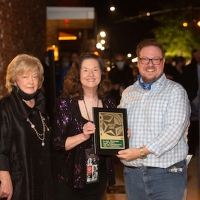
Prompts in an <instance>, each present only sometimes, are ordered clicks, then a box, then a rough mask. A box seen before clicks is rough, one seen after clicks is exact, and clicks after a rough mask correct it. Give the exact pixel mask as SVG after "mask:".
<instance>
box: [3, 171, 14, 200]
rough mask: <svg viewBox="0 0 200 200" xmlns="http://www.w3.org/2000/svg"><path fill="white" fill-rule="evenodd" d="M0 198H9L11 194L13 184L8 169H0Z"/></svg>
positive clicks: (9, 199)
mask: <svg viewBox="0 0 200 200" xmlns="http://www.w3.org/2000/svg"><path fill="white" fill-rule="evenodd" d="M0 182H1V184H0V198H7V200H11V198H12V194H13V186H12V181H11V178H10V174H9V172H8V171H0Z"/></svg>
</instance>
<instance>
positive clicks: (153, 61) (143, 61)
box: [139, 58, 163, 65]
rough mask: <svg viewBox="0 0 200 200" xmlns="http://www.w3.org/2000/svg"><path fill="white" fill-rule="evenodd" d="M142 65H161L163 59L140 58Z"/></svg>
mask: <svg viewBox="0 0 200 200" xmlns="http://www.w3.org/2000/svg"><path fill="white" fill-rule="evenodd" d="M139 59H140V61H141V63H142V64H144V65H148V64H149V62H150V61H151V62H152V63H153V64H154V65H159V64H160V63H161V61H162V60H163V58H151V59H150V58H139Z"/></svg>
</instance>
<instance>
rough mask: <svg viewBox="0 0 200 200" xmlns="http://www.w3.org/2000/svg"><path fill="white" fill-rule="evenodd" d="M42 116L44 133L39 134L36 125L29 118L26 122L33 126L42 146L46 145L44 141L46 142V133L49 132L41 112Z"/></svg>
mask: <svg viewBox="0 0 200 200" xmlns="http://www.w3.org/2000/svg"><path fill="white" fill-rule="evenodd" d="M39 114H40V119H41V122H42V129H43V133H42V134H41V133H38V131H37V130H36V128H35V125H34V124H33V123H32V122H31V121H30V119H29V118H28V117H27V119H26V121H27V122H29V124H30V125H31V128H32V129H33V130H34V131H35V133H36V135H37V137H38V138H39V139H40V140H41V141H42V146H44V145H45V143H44V140H45V131H46V130H47V131H49V128H48V126H47V125H46V123H45V118H44V117H43V116H42V114H41V112H40V111H39Z"/></svg>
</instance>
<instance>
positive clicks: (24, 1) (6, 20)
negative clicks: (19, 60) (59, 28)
mask: <svg viewBox="0 0 200 200" xmlns="http://www.w3.org/2000/svg"><path fill="white" fill-rule="evenodd" d="M45 43H46V1H45V0H14V1H13V0H1V2H0V98H1V97H2V96H3V95H4V94H5V88H4V85H5V73H6V67H7V65H8V64H9V62H10V61H11V60H12V59H13V58H14V57H15V56H16V55H18V54H20V53H28V54H32V55H34V56H36V57H38V58H39V59H43V58H44V52H45Z"/></svg>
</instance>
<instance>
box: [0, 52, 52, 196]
mask: <svg viewBox="0 0 200 200" xmlns="http://www.w3.org/2000/svg"><path fill="white" fill-rule="evenodd" d="M42 83H43V67H42V64H41V63H40V61H39V60H38V59H37V58H36V57H33V56H30V55H27V54H20V55H18V56H16V57H15V58H14V59H13V60H12V61H11V63H10V64H9V65H8V68H7V74H6V88H7V90H8V95H7V96H6V97H4V98H3V99H1V101H0V181H1V185H0V198H7V199H8V200H10V199H12V200H38V199H40V200H51V199H53V196H52V175H51V162H50V129H49V124H48V120H47V118H46V113H45V99H44V96H43V94H42V93H41V90H40V88H41V87H42Z"/></svg>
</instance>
